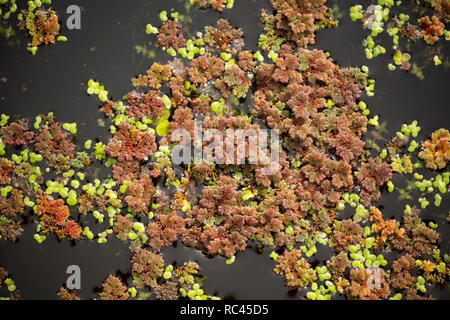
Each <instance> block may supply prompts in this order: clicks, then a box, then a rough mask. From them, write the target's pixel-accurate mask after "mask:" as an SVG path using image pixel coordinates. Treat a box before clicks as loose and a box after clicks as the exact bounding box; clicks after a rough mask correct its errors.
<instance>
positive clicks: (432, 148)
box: [419, 129, 450, 170]
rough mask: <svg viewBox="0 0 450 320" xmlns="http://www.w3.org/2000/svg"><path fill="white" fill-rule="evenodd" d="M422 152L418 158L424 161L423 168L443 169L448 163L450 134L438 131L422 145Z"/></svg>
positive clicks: (443, 130)
mask: <svg viewBox="0 0 450 320" xmlns="http://www.w3.org/2000/svg"><path fill="white" fill-rule="evenodd" d="M422 147H423V150H422V151H421V152H420V153H419V158H420V159H422V160H424V161H425V166H426V167H427V168H429V169H433V170H436V169H443V168H445V167H446V165H447V161H450V132H449V131H448V130H446V129H439V130H437V131H436V132H434V133H433V134H432V135H431V140H430V139H428V140H426V141H425V142H424V143H423V144H422Z"/></svg>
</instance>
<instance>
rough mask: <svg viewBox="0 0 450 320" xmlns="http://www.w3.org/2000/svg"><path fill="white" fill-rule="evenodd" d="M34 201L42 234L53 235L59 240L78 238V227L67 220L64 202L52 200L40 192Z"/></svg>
mask: <svg viewBox="0 0 450 320" xmlns="http://www.w3.org/2000/svg"><path fill="white" fill-rule="evenodd" d="M36 199H37V206H36V214H37V215H38V216H39V223H40V224H41V231H42V232H44V233H55V234H56V235H57V236H58V238H60V239H62V238H65V237H66V236H69V237H70V238H71V239H78V238H79V237H80V233H81V228H80V226H79V225H78V224H77V223H76V222H74V221H72V220H67V219H68V218H69V216H70V212H69V207H67V206H66V205H65V204H64V200H62V199H58V200H54V199H53V198H52V197H51V196H49V195H46V194H44V193H42V192H41V193H40V194H38V195H37V196H36Z"/></svg>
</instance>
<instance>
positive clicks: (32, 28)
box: [0, 0, 67, 55]
mask: <svg viewBox="0 0 450 320" xmlns="http://www.w3.org/2000/svg"><path fill="white" fill-rule="evenodd" d="M50 4H51V0H42V1H41V0H34V1H28V7H25V8H22V7H19V6H20V5H22V4H19V2H16V1H13V0H5V1H2V2H1V3H0V21H1V22H2V24H3V25H6V26H8V27H7V29H6V31H5V32H2V33H4V35H5V36H6V37H7V38H10V37H12V36H14V34H15V33H14V29H13V24H12V20H13V19H16V20H17V22H15V23H16V24H17V27H18V28H19V29H20V30H23V31H25V32H26V34H27V35H28V36H29V37H30V39H31V41H30V43H29V44H28V47H27V50H28V51H30V52H31V54H32V55H35V54H36V52H37V49H38V47H39V46H41V45H45V46H47V45H49V44H54V43H55V40H58V41H67V38H66V37H65V36H61V35H59V31H60V25H59V23H58V16H57V14H56V11H54V10H52V9H50V8H47V7H46V6H45V5H50Z"/></svg>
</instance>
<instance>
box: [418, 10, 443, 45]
mask: <svg viewBox="0 0 450 320" xmlns="http://www.w3.org/2000/svg"><path fill="white" fill-rule="evenodd" d="M417 22H418V23H419V25H420V27H421V28H422V33H421V37H422V38H423V40H425V42H426V43H428V44H429V45H433V44H435V43H436V41H438V40H439V37H440V36H441V35H442V34H443V33H444V28H445V25H444V24H443V23H442V22H441V21H440V20H439V18H438V17H436V16H432V17H431V20H430V17H428V16H425V17H422V18H420V19H419V20H417Z"/></svg>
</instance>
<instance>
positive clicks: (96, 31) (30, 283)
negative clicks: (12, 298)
mask: <svg viewBox="0 0 450 320" xmlns="http://www.w3.org/2000/svg"><path fill="white" fill-rule="evenodd" d="M53 2H54V4H53V8H55V9H56V10H57V12H58V13H59V16H60V19H61V20H62V21H65V20H66V18H67V15H66V14H65V11H66V8H67V7H68V6H69V5H71V4H77V5H79V6H80V7H82V19H81V30H73V31H69V30H67V28H65V26H64V27H63V32H62V34H63V35H66V36H67V37H68V38H69V40H68V42H66V43H62V44H61V43H60V44H57V45H54V46H50V47H48V48H40V49H39V50H38V53H37V54H36V56H34V57H32V56H31V55H29V53H28V52H27V51H26V39H25V38H24V37H23V35H19V39H20V40H21V44H20V45H19V47H15V48H14V47H9V46H7V45H6V42H5V39H4V38H1V40H0V51H1V57H2V58H1V62H0V64H1V67H0V78H1V77H5V78H7V82H6V83H3V82H0V113H6V114H9V115H11V116H13V118H14V119H15V118H21V117H34V116H36V115H37V114H40V113H47V112H50V111H53V112H55V115H56V118H57V120H58V121H60V122H77V123H78V134H77V137H78V139H79V140H78V141H79V142H84V141H85V140H86V139H94V138H96V137H99V138H101V140H103V141H104V142H106V141H107V140H108V139H109V137H110V135H109V134H108V130H107V128H106V127H101V126H98V125H97V120H98V119H99V118H102V115H101V113H100V112H98V106H99V104H98V100H96V98H94V97H89V96H88V95H87V94H86V85H85V83H86V82H87V80H88V79H90V78H93V79H97V80H98V81H100V82H101V83H102V84H103V85H104V86H105V88H106V89H107V90H108V91H109V93H110V95H111V96H113V97H114V98H115V99H117V98H119V97H121V96H122V95H123V94H125V93H126V92H128V91H129V89H131V84H130V81H129V79H130V78H132V77H134V76H135V75H137V74H139V73H143V72H145V70H147V69H148V67H149V66H150V65H151V64H152V63H153V61H154V60H153V59H149V58H148V57H144V56H142V55H140V54H137V53H136V52H135V49H134V47H135V45H140V46H144V45H146V46H147V47H150V45H149V43H148V42H149V41H150V40H149V39H151V40H154V39H155V38H154V37H149V36H147V35H146V34H145V25H146V24H147V23H152V24H153V25H155V26H159V25H160V20H159V17H158V14H159V11H160V10H168V11H169V10H170V9H172V8H173V9H174V10H175V11H179V12H180V13H182V14H185V9H184V1H176V0H165V1H159V0H158V1H156V0H133V1H123V0H122V1H120V0H108V1H105V0H102V1H99V0H96V1H82V0H76V1H67V0H58V1H53ZM353 2H354V1H345V2H343V1H340V3H341V7H342V8H341V11H344V12H345V14H346V16H345V17H344V18H342V19H341V20H340V24H339V27H338V28H333V29H329V30H324V31H320V32H319V33H318V36H317V44H316V45H315V46H313V47H314V48H318V49H323V50H327V51H329V52H330V53H331V56H332V57H333V58H334V59H336V61H337V62H338V64H339V65H340V66H341V67H347V66H361V65H363V64H365V65H367V66H368V67H369V68H370V76H371V77H373V78H375V79H376V87H375V96H374V97H365V96H363V99H364V101H366V103H367V105H368V107H369V108H370V110H371V111H372V114H378V115H379V116H380V123H381V122H383V121H387V130H388V133H385V134H384V137H385V138H389V137H390V136H392V135H393V134H394V133H395V132H396V131H397V130H399V129H400V126H401V124H402V123H403V122H407V123H410V122H412V121H413V120H418V121H419V125H420V126H421V127H422V131H421V135H420V137H422V139H424V138H427V137H428V136H429V135H430V134H431V132H433V131H434V130H436V129H438V128H441V127H442V128H450V109H449V104H448V101H450V90H449V88H450V87H449V83H448V79H449V71H448V70H445V69H444V68H443V67H442V66H440V67H435V66H434V65H433V64H431V65H430V66H428V67H426V68H424V70H423V72H424V75H425V81H421V80H419V79H418V78H417V77H415V76H414V75H411V74H408V73H405V72H400V71H395V72H390V71H389V70H388V69H387V64H388V62H389V60H390V59H391V57H390V56H389V54H386V55H384V56H379V57H377V58H375V59H373V60H372V61H368V60H366V58H365V55H364V51H363V48H362V45H361V41H362V39H363V38H364V37H365V36H366V33H365V31H363V30H362V28H361V27H360V25H359V24H358V23H352V22H351V20H350V18H349V17H348V8H349V7H350V6H351V5H352V4H353ZM360 2H361V3H365V2H367V1H360ZM342 3H343V4H342ZM262 7H264V8H270V5H269V2H268V1H265V0H254V1H252V0H237V1H236V3H235V7H234V8H233V10H224V13H223V14H219V13H216V12H213V11H211V10H207V11H200V10H198V9H196V8H194V7H192V8H191V9H190V13H189V16H190V17H192V21H193V22H194V23H187V24H185V30H184V31H185V33H186V34H187V35H188V36H190V35H192V34H194V33H195V32H197V31H200V30H201V29H202V27H203V26H204V25H210V24H215V22H216V21H217V19H218V18H220V17H224V18H226V19H229V20H230V21H231V24H232V25H234V26H239V27H241V28H242V30H243V32H244V35H245V41H246V45H247V48H249V49H251V50H256V49H257V40H258V36H259V34H260V32H261V26H260V24H259V18H258V13H259V9H260V8H262ZM387 40H388V41H389V39H387ZM388 41H386V42H385V43H384V44H386V47H387V49H388V45H387V44H388V43H389V42H388ZM416 47H417V48H418V50H423V49H424V48H425V46H423V45H422V44H418V45H417V46H416ZM416 47H415V48H416ZM448 49H449V46H448V44H446V45H445V47H444V48H443V50H444V52H446V53H447V56H448V55H449V53H450V52H449V50H448ZM389 51H390V50H389V49H388V52H389ZM155 52H156V54H157V56H156V58H155V60H156V61H158V60H160V61H164V60H167V59H168V58H169V56H168V55H166V54H165V53H162V52H161V51H160V50H158V49H156V51H155ZM412 56H413V58H412V59H413V60H414V57H415V55H414V54H413V55H412ZM378 143H379V144H380V145H381V144H382V143H384V142H383V141H378ZM403 180H404V179H403ZM403 180H402V177H397V176H396V177H395V178H394V180H393V182H394V184H395V185H396V186H401V185H402V183H404V181H403ZM413 195H414V194H413ZM397 197H398V193H392V194H389V193H387V192H385V193H383V196H382V197H381V199H380V200H379V202H378V203H377V204H376V205H377V206H379V207H380V206H382V207H383V214H384V216H385V217H391V216H395V217H399V216H401V213H402V211H403V208H404V206H405V204H406V203H408V202H407V201H398V199H397ZM409 203H410V202H409ZM449 208H450V201H449V199H448V196H447V197H443V201H442V204H441V206H440V207H439V208H435V207H434V206H433V205H430V206H429V208H428V210H427V211H426V215H429V217H428V216H427V217H425V219H429V220H433V221H435V222H438V224H439V228H438V231H439V233H440V235H441V238H442V243H441V253H448V252H449V235H448V222H447V220H446V217H447V213H448V211H449ZM29 214H30V218H29V219H28V221H29V222H28V224H26V225H25V227H24V229H25V231H24V234H23V235H22V237H20V240H19V241H17V242H16V243H11V242H6V241H0V265H2V266H4V267H5V268H6V269H7V270H8V271H9V273H10V274H11V276H12V277H13V279H14V280H15V282H16V286H17V288H18V289H19V290H20V294H21V296H22V298H25V299H54V298H55V297H56V296H55V294H56V292H57V291H58V289H59V288H60V287H61V285H62V284H63V283H65V281H66V279H67V276H68V275H67V274H66V268H67V266H69V265H72V264H76V265H79V266H80V268H81V272H82V277H81V279H82V284H81V285H82V289H81V290H79V296H80V297H81V298H83V299H89V298H96V297H97V292H96V290H97V289H96V288H97V287H99V286H100V285H101V283H102V282H103V280H104V279H106V277H107V276H108V274H110V273H111V274H118V275H121V276H122V277H123V278H124V279H126V277H127V274H128V273H129V272H130V270H131V264H130V258H131V252H130V251H129V249H128V247H127V246H126V245H124V244H123V243H121V242H120V241H118V240H115V239H114V237H110V238H109V240H108V242H107V243H106V244H102V245H99V244H97V242H96V241H88V240H86V241H79V242H77V243H76V245H74V244H73V243H71V242H70V241H67V240H64V241H60V242H59V241H57V240H56V239H55V236H53V235H48V236H47V240H46V241H45V242H44V243H43V244H41V245H39V244H38V243H37V242H36V241H35V240H34V239H33V234H34V231H35V230H34V228H35V226H34V224H33V223H32V218H31V213H29ZM345 214H346V213H345V212H344V213H343V214H342V215H345ZM322 249H323V250H322ZM318 250H319V252H318V253H317V254H316V255H315V256H314V257H312V258H311V259H310V261H314V260H319V261H325V260H326V259H328V258H329V257H330V256H331V255H332V254H333V251H332V250H331V249H327V248H324V247H323V246H321V245H318ZM269 253H270V251H269V250H266V251H265V252H264V253H258V251H257V250H256V246H255V245H254V244H251V245H250V246H249V248H248V249H247V251H246V252H244V253H240V254H238V255H237V256H236V261H235V263H234V264H232V265H226V264H225V259H224V258H222V257H216V258H213V259H209V258H206V257H204V256H203V255H202V254H201V253H199V252H198V251H196V250H194V249H191V248H185V247H184V246H183V245H181V244H180V243H178V244H177V246H176V247H174V248H166V249H165V250H163V257H164V259H165V261H166V263H167V264H168V263H172V262H177V263H178V264H181V263H183V262H184V261H187V260H195V261H197V262H198V263H199V265H200V267H201V274H202V275H204V276H205V277H206V281H205V283H204V289H205V292H206V293H208V294H215V295H219V296H220V297H222V298H230V299H289V298H296V297H297V296H298V294H296V293H295V292H290V291H289V290H288V288H286V287H285V285H284V282H283V280H282V278H281V277H280V276H278V275H275V274H274V273H273V272H272V269H273V267H274V265H275V263H274V262H273V261H272V260H271V259H270V258H269V256H268V255H269ZM131 281H132V279H128V284H129V285H131ZM431 292H432V295H433V296H434V297H437V298H447V299H448V298H450V291H449V289H448V287H447V288H432V290H431ZM0 295H2V296H5V294H4V292H0ZM336 298H339V297H336Z"/></svg>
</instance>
